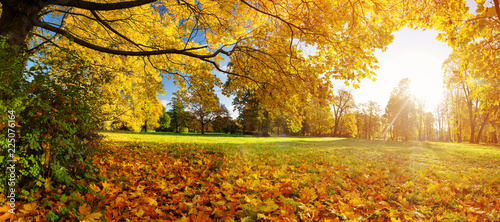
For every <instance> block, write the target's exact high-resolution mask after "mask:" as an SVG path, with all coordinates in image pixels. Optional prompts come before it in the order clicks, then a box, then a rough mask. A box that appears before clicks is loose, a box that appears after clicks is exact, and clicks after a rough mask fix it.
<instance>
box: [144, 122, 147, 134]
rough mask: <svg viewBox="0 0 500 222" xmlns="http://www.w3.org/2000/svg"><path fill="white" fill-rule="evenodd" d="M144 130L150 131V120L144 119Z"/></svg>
mask: <svg viewBox="0 0 500 222" xmlns="http://www.w3.org/2000/svg"><path fill="white" fill-rule="evenodd" d="M144 132H145V133H147V132H148V121H147V120H144Z"/></svg>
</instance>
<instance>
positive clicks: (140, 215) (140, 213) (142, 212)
mask: <svg viewBox="0 0 500 222" xmlns="http://www.w3.org/2000/svg"><path fill="white" fill-rule="evenodd" d="M143 214H144V211H143V210H142V209H139V211H137V213H135V216H138V217H142V215H143Z"/></svg>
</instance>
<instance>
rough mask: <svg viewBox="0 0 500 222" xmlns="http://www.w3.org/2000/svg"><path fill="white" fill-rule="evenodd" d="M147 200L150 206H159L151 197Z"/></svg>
mask: <svg viewBox="0 0 500 222" xmlns="http://www.w3.org/2000/svg"><path fill="white" fill-rule="evenodd" d="M145 200H146V202H147V203H148V204H149V205H153V206H158V202H157V201H156V200H155V199H153V198H151V197H146V198H145Z"/></svg>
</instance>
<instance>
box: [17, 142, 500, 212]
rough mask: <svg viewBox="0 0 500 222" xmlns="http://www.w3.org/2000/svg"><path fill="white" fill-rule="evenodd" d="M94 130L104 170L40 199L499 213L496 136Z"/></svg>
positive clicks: (109, 208)
mask: <svg viewBox="0 0 500 222" xmlns="http://www.w3.org/2000/svg"><path fill="white" fill-rule="evenodd" d="M102 135H103V136H104V137H105V139H104V141H103V143H104V145H103V147H102V149H101V150H99V151H98V153H97V155H96V157H95V159H94V164H95V166H96V167H97V168H99V169H100V170H101V176H102V177H103V179H104V180H103V181H99V182H96V183H91V184H89V187H90V188H91V192H89V193H88V194H86V195H85V196H84V195H81V194H79V193H78V192H76V194H74V195H73V194H71V195H69V196H68V195H66V194H64V193H59V194H58V193H56V194H55V195H54V196H53V197H51V198H49V200H48V201H49V202H51V203H52V207H50V208H46V209H47V211H49V210H50V212H52V213H53V214H56V215H59V216H61V217H64V215H63V214H62V213H61V207H59V208H58V207H57V206H63V205H68V203H70V202H77V203H79V205H78V206H79V207H76V209H74V210H73V212H72V210H71V209H70V210H68V209H66V210H68V211H69V212H70V213H69V214H73V216H74V217H76V218H77V219H79V220H87V221H93V220H95V221H98V220H107V221H129V220H130V221H148V220H154V221H162V220H163V221H340V220H348V221H495V220H496V221H500V215H499V213H500V212H499V210H500V193H499V192H500V189H499V184H500V173H499V172H500V171H499V168H500V146H497V145H470V144H456V143H437V142H394V141H372V140H359V139H345V138H303V137H292V138H288V137H267V138H264V137H251V136H242V135H223V134H207V135H200V134H174V133H123V132H120V133H118V132H103V133H102ZM82 183H85V181H82ZM61 202H62V203H61ZM75 206H76V205H75ZM21 212H22V211H21ZM47 213H49V212H47ZM63 213H64V212H63Z"/></svg>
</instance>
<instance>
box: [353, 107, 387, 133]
mask: <svg viewBox="0 0 500 222" xmlns="http://www.w3.org/2000/svg"><path fill="white" fill-rule="evenodd" d="M380 112H381V110H380V106H379V105H378V104H377V102H374V101H368V102H367V103H363V104H361V105H359V106H358V111H357V112H356V113H355V114H354V115H355V117H356V128H357V136H358V137H359V138H364V139H373V138H374V137H375V136H376V135H377V133H378V132H379V130H380V127H381V123H380Z"/></svg>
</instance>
